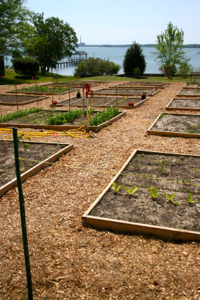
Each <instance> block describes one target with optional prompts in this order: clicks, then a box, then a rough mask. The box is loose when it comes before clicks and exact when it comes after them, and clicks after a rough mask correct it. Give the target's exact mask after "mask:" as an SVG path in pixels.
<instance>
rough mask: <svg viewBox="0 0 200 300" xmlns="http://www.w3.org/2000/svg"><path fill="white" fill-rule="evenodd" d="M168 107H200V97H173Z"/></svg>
mask: <svg viewBox="0 0 200 300" xmlns="http://www.w3.org/2000/svg"><path fill="white" fill-rule="evenodd" d="M168 107H170V108H187V109H190V108H191V109H200V99H173V100H172V102H171V103H170V105H169V106H168Z"/></svg>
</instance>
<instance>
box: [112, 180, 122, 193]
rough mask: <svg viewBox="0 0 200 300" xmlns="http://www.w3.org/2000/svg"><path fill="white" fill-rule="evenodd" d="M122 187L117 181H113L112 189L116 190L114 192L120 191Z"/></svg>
mask: <svg viewBox="0 0 200 300" xmlns="http://www.w3.org/2000/svg"><path fill="white" fill-rule="evenodd" d="M120 187H121V185H118V186H117V184H116V182H113V184H112V189H113V190H114V194H116V193H117V192H118V191H119V189H120Z"/></svg>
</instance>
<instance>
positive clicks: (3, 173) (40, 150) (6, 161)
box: [0, 140, 67, 187]
mask: <svg viewBox="0 0 200 300" xmlns="http://www.w3.org/2000/svg"><path fill="white" fill-rule="evenodd" d="M66 146H67V145H63V144H61V145H59V144H55V145H50V144H47V143H38V144H32V143H29V141H28V140H27V142H25V143H19V144H18V147H19V157H21V158H23V159H25V160H23V161H22V160H20V171H21V174H22V173H24V172H26V171H27V170H29V169H31V168H33V167H34V166H35V165H37V164H38V162H35V161H34V160H38V161H39V162H42V161H44V160H45V159H47V158H48V157H49V156H51V155H53V154H54V153H56V152H58V151H60V150H61V148H63V147H66ZM0 153H1V156H0V187H2V186H3V185H5V184H6V183H8V182H9V181H11V180H12V179H14V178H15V177H16V175H15V162H14V145H13V142H11V141H6V140H5V141H2V140H0ZM27 160H28V161H27ZM47 166H48V164H47Z"/></svg>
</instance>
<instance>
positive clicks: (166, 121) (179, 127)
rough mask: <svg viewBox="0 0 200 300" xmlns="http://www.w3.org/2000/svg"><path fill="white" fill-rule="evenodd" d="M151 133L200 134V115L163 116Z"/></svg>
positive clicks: (151, 129)
mask: <svg viewBox="0 0 200 300" xmlns="http://www.w3.org/2000/svg"><path fill="white" fill-rule="evenodd" d="M150 131H159V132H170V133H175V132H178V133H185V134H190V133H191V134H196V135H197V137H198V136H199V134H200V115H186V114H185V115H184V114H165V113H163V114H161V115H160V117H159V118H158V120H157V121H156V122H155V123H154V124H153V126H152V127H151V128H150V130H149V132H150Z"/></svg>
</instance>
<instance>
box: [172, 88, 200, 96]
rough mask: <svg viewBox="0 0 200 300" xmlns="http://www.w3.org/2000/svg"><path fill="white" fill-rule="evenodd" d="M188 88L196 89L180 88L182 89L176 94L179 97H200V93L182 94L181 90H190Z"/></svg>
mask: <svg viewBox="0 0 200 300" xmlns="http://www.w3.org/2000/svg"><path fill="white" fill-rule="evenodd" d="M188 90H195V89H182V90H180V91H178V93H177V94H176V96H177V97H188V98H198V96H199V97H200V95H197V94H196V95H187V94H182V95H181V94H180V93H181V92H184V91H185V92H186V91H188ZM196 90H198V89H196Z"/></svg>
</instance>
